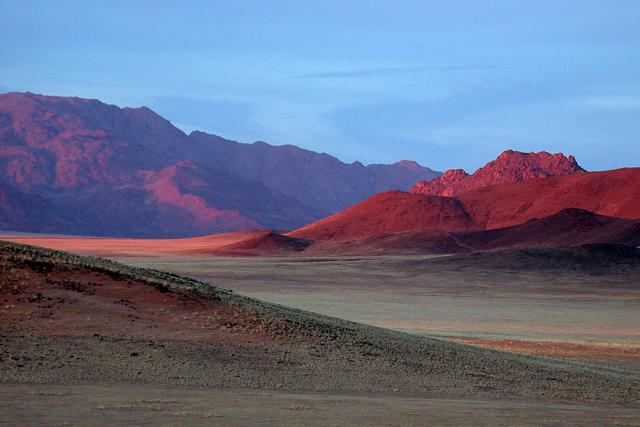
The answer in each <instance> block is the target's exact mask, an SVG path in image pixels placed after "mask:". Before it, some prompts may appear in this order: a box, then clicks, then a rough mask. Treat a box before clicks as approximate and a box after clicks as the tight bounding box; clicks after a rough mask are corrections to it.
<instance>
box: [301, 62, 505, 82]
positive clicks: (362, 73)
mask: <svg viewBox="0 0 640 427" xmlns="http://www.w3.org/2000/svg"><path fill="white" fill-rule="evenodd" d="M499 69H502V67H499V66H495V65H477V64H470V65H429V66H418V67H386V68H371V69H366V70H352V71H342V70H334V71H320V72H317V73H309V74H302V75H299V76H296V77H298V78H303V79H325V78H358V77H378V76H387V75H398V74H411V73H422V72H429V71H436V72H450V71H484V70H499Z"/></svg>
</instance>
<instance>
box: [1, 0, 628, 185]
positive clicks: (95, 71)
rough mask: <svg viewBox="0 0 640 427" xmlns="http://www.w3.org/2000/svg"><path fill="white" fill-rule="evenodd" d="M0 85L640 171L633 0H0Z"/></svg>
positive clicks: (336, 150) (435, 158) (304, 143)
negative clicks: (533, 153) (531, 153)
mask: <svg viewBox="0 0 640 427" xmlns="http://www.w3.org/2000/svg"><path fill="white" fill-rule="evenodd" d="M2 9H3V11H2V14H1V15H0V39H1V40H2V42H1V43H0V92H9V91H19V92H23V91H30V92H34V93H42V94H45V95H60V96H79V97H86V98H98V99H100V100H102V101H104V102H107V103H110V104H115V105H118V106H120V107H125V106H130V107H138V106H142V105H146V106H148V107H150V108H151V109H153V110H154V111H156V112H157V113H159V114H160V115H162V116H163V117H165V118H167V119H168V120H170V121H171V122H172V123H173V124H175V125H176V126H178V127H180V128H181V129H183V130H184V131H186V132H189V131H192V130H195V129H198V130H203V131H206V132H210V133H214V134H217V135H221V136H223V137H225V138H229V139H233V140H237V141H240V142H254V141H256V140H263V141H266V142H268V143H271V144H274V145H281V144H295V145H298V146H301V147H303V148H307V149H310V150H314V151H318V152H326V153H329V154H331V155H333V156H336V157H338V158H339V159H340V160H342V161H345V162H353V161H355V160H359V161H362V162H363V163H365V164H368V163H392V162H396V161H399V160H402V159H411V160H416V161H418V162H419V163H420V164H422V165H424V166H428V167H431V168H433V169H437V170H446V169H451V168H464V169H466V170H467V171H469V172H472V171H474V170H475V169H477V168H479V167H481V166H483V165H484V164H485V163H487V162H488V161H490V160H493V159H494V158H495V157H496V156H497V155H498V154H500V153H501V152H502V151H504V150H506V149H515V150H520V151H541V150H545V151H549V152H554V153H555V152H563V153H565V154H567V155H569V154H573V155H575V156H576V158H577V159H578V161H579V162H580V164H581V165H582V166H583V167H585V168H586V169H588V170H605V169H614V168H619V167H627V166H634V167H638V166H640V148H639V146H638V142H640V138H639V137H638V135H639V134H640V6H639V5H638V2H637V0H636V1H623V0H622V1H565V0H557V1H554V2H545V1H543V2H533V1H517V0H511V1H492V2H484V1H446V0H442V1H403V2H388V1H358V0H354V1H332V0H324V1H244V0H235V1H188V0H186V1H181V2H177V1H161V0H155V1H132V0H130V1H116V0H114V1H84V0H83V1H66V0H59V1H57V2H50V1H29V0H22V1H20V2H18V1H7V2H4V4H3V7H2Z"/></svg>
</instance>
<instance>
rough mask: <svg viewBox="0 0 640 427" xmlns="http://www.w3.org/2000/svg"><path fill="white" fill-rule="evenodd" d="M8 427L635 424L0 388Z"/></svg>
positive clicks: (616, 417) (507, 405)
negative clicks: (107, 426) (27, 426)
mask: <svg viewBox="0 0 640 427" xmlns="http://www.w3.org/2000/svg"><path fill="white" fill-rule="evenodd" d="M0 398H1V399H2V401H3V404H4V408H5V409H4V410H2V411H0V425H12V426H25V425H30V426H36V425H38V426H63V425H64V426H69V427H72V426H106V425H113V426H115V425H117V426H141V425H148V426H167V427H168V426H183V427H191V426H193V427H196V426H205V425H206V426H239V427H244V426H250V425H259V426H287V425H296V426H345V425H351V426H356V425H357V426H376V427H377V426H421V425H422V426H427V425H428V426H461V425H474V426H516V425H538V426H552V425H563V426H597V425H600V426H601V425H619V426H634V425H639V424H640V419H639V418H638V410H637V408H633V407H627V406H623V405H608V404H584V403H579V402H562V401H561V402H558V401H549V400H533V399H504V400H494V399H482V398H452V397H425V396H421V395H406V394H405V395H402V394H397V393H395V394H389V393H377V394H374V393H368V394H354V393H309V392H287V391H282V390H252V389H238V390H236V389H211V388H202V387H184V386H182V387H179V386H166V385H162V386H158V385H149V384H110V383H90V384H65V385H57V384H56V385H50V384H49V385H31V384H19V385H15V384H12V385H2V384H0Z"/></svg>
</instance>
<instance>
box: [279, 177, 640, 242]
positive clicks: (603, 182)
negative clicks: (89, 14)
mask: <svg viewBox="0 0 640 427" xmlns="http://www.w3.org/2000/svg"><path fill="white" fill-rule="evenodd" d="M639 195H640V168H633V169H617V170H613V171H606V172H590V173H587V172H585V173H576V174H571V175H565V176H556V177H549V178H539V179H532V180H528V181H522V182H515V183H509V184H502V185H494V186H489V187H484V188H480V189H476V190H472V191H469V192H467V193H464V194H461V195H459V196H456V197H453V198H451V197H441V196H429V195H423V194H411V193H404V192H400V191H389V192H386V193H381V194H378V195H376V196H373V197H370V198H369V199H367V200H365V201H364V202H362V203H359V204H357V205H355V206H353V207H351V208H349V209H346V210H344V211H342V212H340V213H338V214H336V215H333V216H330V217H328V218H325V219H323V220H320V221H318V222H315V223H313V224H310V225H308V226H306V227H303V228H301V229H299V230H296V231H293V232H291V233H289V234H288V235H289V236H293V237H299V238H304V239H310V240H345V239H355V238H367V237H373V236H379V235H386V234H393V233H398V232H404V231H412V230H453V231H476V230H483V229H497V228H504V227H510V226H514V225H519V224H523V223H525V222H527V221H529V220H532V219H537V218H544V217H547V216H549V215H553V214H556V213H558V212H560V211H561V210H563V209H566V208H579V209H584V210H587V211H589V212H593V213H596V214H600V215H606V216H611V217H616V218H626V219H636V218H640V197H638V196H639Z"/></svg>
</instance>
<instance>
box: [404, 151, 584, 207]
mask: <svg viewBox="0 0 640 427" xmlns="http://www.w3.org/2000/svg"><path fill="white" fill-rule="evenodd" d="M576 172H584V169H582V168H581V167H580V166H579V165H578V162H576V159H575V158H574V157H573V156H569V157H565V156H564V155H563V154H560V153H558V154H549V153H547V152H545V151H541V152H539V153H521V152H518V151H513V150H507V151H505V152H503V153H502V154H500V156H498V158H497V159H496V160H494V161H492V162H489V163H487V164H486V165H485V166H484V167H482V168H480V169H478V170H477V171H475V172H474V173H473V174H472V175H469V174H468V173H466V172H465V171H464V170H462V169H452V170H448V171H446V172H445V173H444V175H443V176H441V177H438V178H434V179H432V180H430V181H426V180H425V181H420V182H419V183H418V184H416V185H414V186H413V187H411V190H410V191H411V192H412V193H416V194H430V195H434V196H455V195H457V194H461V193H464V192H467V191H470V190H473V189H475V188H481V187H487V186H489V185H496V184H506V183H508V182H519V181H526V180H529V179H534V178H545V177H548V176H559V175H569V174H572V173H576Z"/></svg>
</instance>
